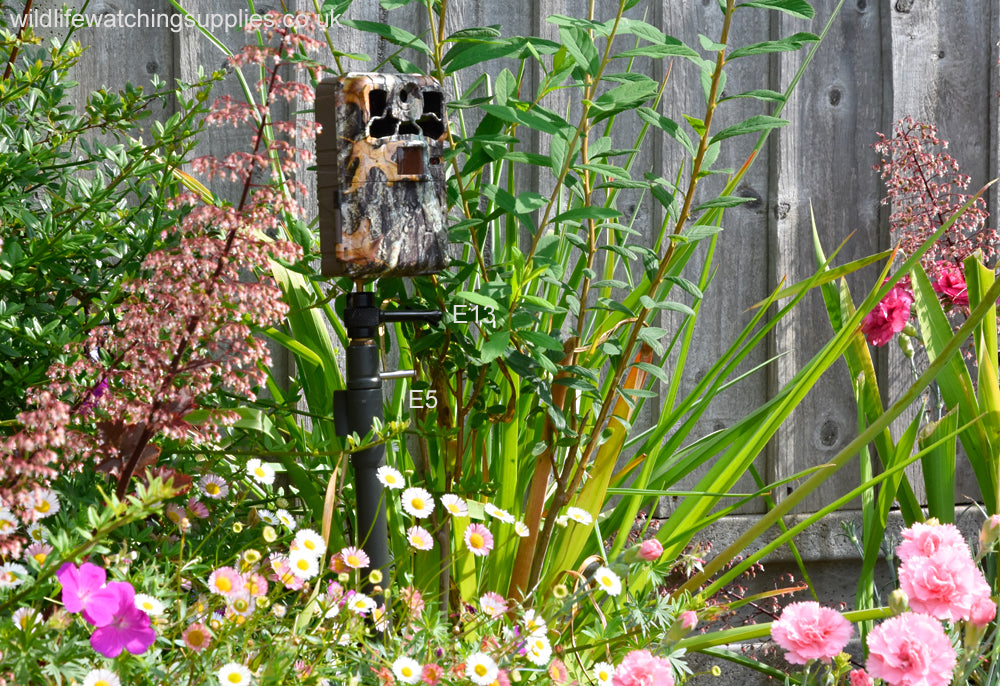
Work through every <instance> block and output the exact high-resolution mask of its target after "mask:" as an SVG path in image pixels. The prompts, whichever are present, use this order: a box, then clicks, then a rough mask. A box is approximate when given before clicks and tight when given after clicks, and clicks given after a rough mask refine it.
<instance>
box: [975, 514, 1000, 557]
mask: <svg viewBox="0 0 1000 686" xmlns="http://www.w3.org/2000/svg"><path fill="white" fill-rule="evenodd" d="M997 541H1000V515H993V516H992V517H990V518H989V519H987V520H986V521H985V522H983V528H982V529H980V531H979V547H980V548H982V549H984V550H985V549H986V548H989V547H991V546H992V545H993V544H994V543H996V542H997Z"/></svg>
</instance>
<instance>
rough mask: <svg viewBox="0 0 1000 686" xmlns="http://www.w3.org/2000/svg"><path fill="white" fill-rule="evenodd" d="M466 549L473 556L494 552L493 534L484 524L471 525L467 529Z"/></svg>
mask: <svg viewBox="0 0 1000 686" xmlns="http://www.w3.org/2000/svg"><path fill="white" fill-rule="evenodd" d="M465 547H466V548H468V549H469V551H470V552H471V553H472V554H473V555H479V556H483V555H487V554H489V552H490V551H491V550H493V534H491V533H490V530H489V529H487V528H486V527H485V526H483V525H482V524H478V523H477V524H470V525H469V526H467V527H466V528H465Z"/></svg>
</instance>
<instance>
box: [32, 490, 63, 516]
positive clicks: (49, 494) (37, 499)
mask: <svg viewBox="0 0 1000 686" xmlns="http://www.w3.org/2000/svg"><path fill="white" fill-rule="evenodd" d="M30 507H31V509H32V510H34V511H35V514H37V515H38V517H39V519H44V518H46V517H51V516H52V515H54V514H55V513H56V512H58V511H59V497H58V496H57V495H56V493H55V491H52V490H50V489H48V488H43V489H42V490H41V491H39V492H37V493H35V495H34V496H33V497H32V498H31V501H30Z"/></svg>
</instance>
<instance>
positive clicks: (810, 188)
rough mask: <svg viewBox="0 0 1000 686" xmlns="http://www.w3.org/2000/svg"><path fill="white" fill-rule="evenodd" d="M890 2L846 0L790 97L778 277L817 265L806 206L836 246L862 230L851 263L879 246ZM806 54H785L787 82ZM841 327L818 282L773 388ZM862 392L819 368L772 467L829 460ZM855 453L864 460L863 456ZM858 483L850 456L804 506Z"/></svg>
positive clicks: (844, 438) (792, 331)
mask: <svg viewBox="0 0 1000 686" xmlns="http://www.w3.org/2000/svg"><path fill="white" fill-rule="evenodd" d="M814 5H815V6H816V18H815V19H814V20H813V26H812V27H810V28H811V29H813V30H814V31H818V30H819V29H821V28H822V27H823V25H824V24H825V22H826V21H827V19H828V18H829V13H830V12H831V10H832V5H833V3H814ZM885 11H887V8H886V7H885V3H876V2H870V1H868V0H849V1H848V2H846V3H845V4H844V8H843V10H842V11H841V13H840V16H839V18H838V19H837V21H836V23H835V24H834V25H833V27H832V28H831V30H830V32H829V34H828V35H827V38H826V40H825V42H824V44H823V45H822V47H821V48H820V50H819V52H818V53H817V55H816V58H815V59H814V60H813V62H812V64H811V65H810V66H809V69H808V70H807V71H806V73H805V76H804V77H803V79H802V81H801V82H800V84H799V86H798V88H797V89H796V92H795V93H794V95H793V96H792V98H791V100H790V101H789V103H788V107H787V108H786V109H785V112H784V118H785V119H788V120H789V121H790V122H791V123H790V124H789V125H788V126H787V127H785V128H784V129H782V130H781V132H780V133H779V134H778V138H777V155H778V156H777V159H776V160H775V162H776V164H775V167H776V168H775V174H776V183H775V185H774V188H773V193H774V197H775V198H776V207H775V210H776V216H775V217H774V218H773V222H774V229H773V247H772V260H773V270H774V277H775V282H777V280H778V279H782V278H784V279H786V280H787V281H788V282H789V283H794V282H796V281H800V280H802V279H803V278H806V277H807V276H809V275H810V274H811V273H812V272H813V271H814V269H815V257H814V253H813V246H812V235H811V227H810V219H809V206H810V203H812V207H813V208H814V210H815V216H816V222H817V226H818V228H819V232H820V236H821V237H822V240H823V243H824V245H825V247H826V249H827V251H831V250H832V249H833V248H835V247H837V245H839V244H840V242H841V241H843V240H844V239H845V238H847V236H848V235H849V234H850V233H851V232H856V233H855V234H854V236H853V238H851V240H850V242H849V243H848V244H847V246H846V247H845V248H844V249H843V250H842V251H841V253H840V255H839V256H838V259H837V262H838V263H843V262H846V261H849V260H852V259H857V258H860V257H862V256H865V255H868V254H871V253H873V252H875V251H876V250H877V249H878V248H879V247H880V244H881V241H882V239H881V238H880V236H881V228H880V225H879V198H880V196H881V192H882V191H881V187H880V185H879V180H878V178H877V176H876V175H875V174H874V173H873V172H872V171H871V167H872V164H873V163H874V156H873V153H872V151H871V150H870V148H869V143H870V142H871V141H872V140H873V139H874V131H875V130H877V129H878V128H879V127H880V126H881V125H882V122H883V121H884V117H883V107H884V103H883V92H884V89H885V83H884V79H885V78H886V75H887V74H888V69H889V67H890V65H888V64H886V63H884V62H883V53H882V46H883V45H884V41H885V40H886V37H885V36H884V34H883V32H884V31H886V30H887V24H886V22H885V17H884V12H885ZM777 21H778V26H779V29H780V32H781V34H782V35H787V34H790V33H793V32H795V31H800V30H802V23H801V21H798V20H794V19H791V18H788V17H786V16H784V15H782V16H780V17H778V19H777ZM803 57H804V54H802V53H788V54H782V55H781V56H780V57H779V65H780V79H781V84H782V87H784V85H785V84H787V83H788V82H789V80H790V79H791V78H792V76H793V75H794V73H795V71H796V70H797V68H798V67H799V65H800V64H801V61H802V59H803ZM874 278H875V274H874V273H873V270H871V269H869V270H866V271H865V272H863V273H862V274H861V275H860V278H854V279H849V282H850V283H851V287H852V291H853V293H854V296H855V299H856V300H860V299H861V296H862V294H863V293H864V292H865V291H866V290H867V289H868V288H870V287H871V286H872V285H873V279H874ZM831 335H832V331H831V327H830V324H829V320H828V319H827V316H826V314H825V312H824V309H823V304H822V298H821V297H820V295H819V293H818V292H817V293H812V294H810V295H808V296H807V297H806V298H805V299H804V300H803V301H802V303H801V304H800V305H799V307H798V308H796V310H795V311H793V312H792V313H791V315H790V316H789V317H787V318H786V319H785V320H784V321H783V322H781V323H780V324H779V328H778V329H777V334H776V337H775V345H776V352H778V353H786V355H785V357H783V358H782V359H781V360H779V361H778V363H777V365H776V367H775V372H776V374H775V377H774V383H775V384H776V388H775V390H777V388H780V387H782V386H784V385H785V384H786V383H787V382H788V381H789V379H791V378H792V376H794V374H795V373H796V372H797V371H798V370H799V369H801V368H802V366H803V365H804V364H805V363H806V362H808V360H809V359H811V358H812V357H813V356H814V354H815V353H816V352H817V351H818V350H819V349H820V348H821V347H822V345H823V344H824V343H825V342H826V341H827V340H829V338H830V336H831ZM856 432H857V419H856V410H855V403H854V399H853V394H852V391H851V380H850V378H849V377H848V373H847V371H846V367H845V366H844V365H843V363H842V362H838V363H837V364H836V365H834V367H833V368H831V369H830V370H829V371H828V372H827V373H826V374H825V375H824V377H823V378H822V379H821V380H820V383H819V384H818V386H817V387H816V388H815V389H814V391H813V392H812V393H811V394H810V395H809V396H808V397H807V398H806V399H805V402H804V403H802V405H800V406H799V408H798V409H797V410H796V411H795V412H794V413H793V414H792V421H791V422H790V423H787V424H786V425H785V426H784V427H782V429H781V431H780V432H779V433H778V445H777V454H776V462H775V465H774V467H775V469H776V473H775V476H788V475H791V474H794V473H796V472H798V471H800V470H802V469H806V468H809V467H814V466H816V465H820V464H823V463H825V462H827V461H829V459H830V458H832V457H833V456H834V455H835V454H836V453H837V452H838V451H839V450H840V449H841V448H843V446H844V445H846V444H847V443H848V442H849V441H850V440H851V438H852V437H853V436H855V435H857V433H856ZM855 464H856V463H855ZM850 483H857V468H856V466H849V467H848V468H846V469H844V470H842V471H841V473H839V474H838V475H837V476H836V478H834V479H830V480H828V481H827V483H826V484H825V485H824V486H823V487H822V488H820V489H819V490H817V491H816V492H815V493H814V494H813V495H812V496H811V497H810V498H809V499H808V500H807V504H806V505H805V506H804V507H803V509H805V510H811V511H815V510H817V509H819V508H820V507H823V506H824V505H826V504H827V503H829V502H830V501H831V500H832V499H833V498H835V497H836V496H838V495H840V494H842V493H843V492H845V491H846V490H847V488H848V484H850Z"/></svg>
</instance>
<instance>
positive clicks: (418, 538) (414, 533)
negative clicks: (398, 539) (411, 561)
mask: <svg viewBox="0 0 1000 686" xmlns="http://www.w3.org/2000/svg"><path fill="white" fill-rule="evenodd" d="M406 540H407V541H408V542H409V543H410V545H411V546H412V547H413V548H415V549H417V550H430V549H431V548H433V547H434V539H432V538H431V535H430V533H429V532H428V531H427V529H425V528H424V527H422V526H413V527H410V528H409V529H407V530H406Z"/></svg>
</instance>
